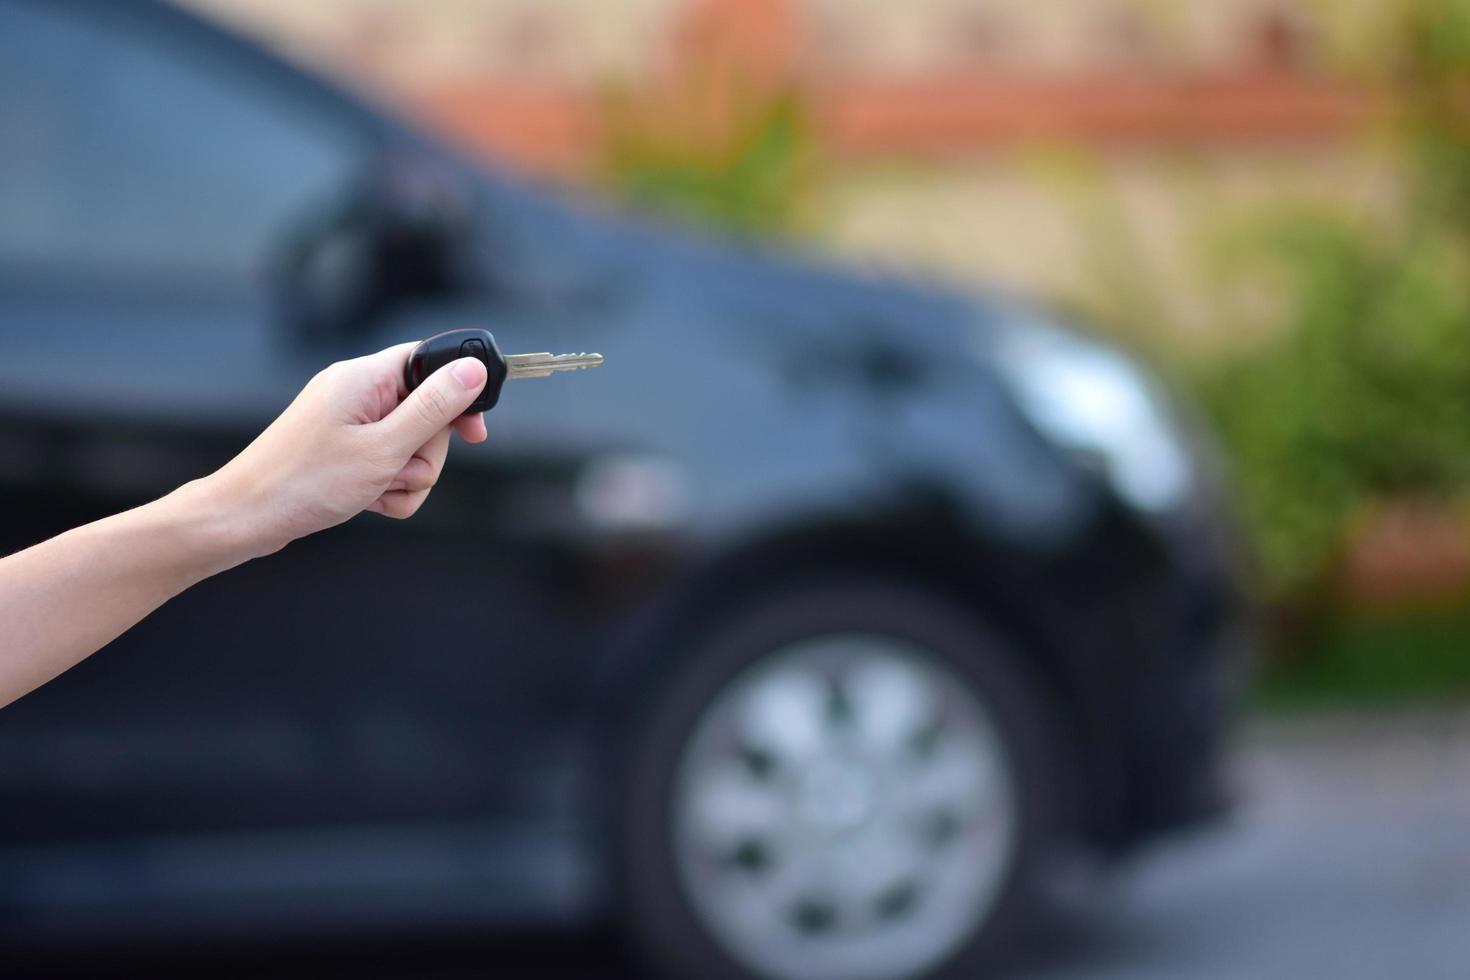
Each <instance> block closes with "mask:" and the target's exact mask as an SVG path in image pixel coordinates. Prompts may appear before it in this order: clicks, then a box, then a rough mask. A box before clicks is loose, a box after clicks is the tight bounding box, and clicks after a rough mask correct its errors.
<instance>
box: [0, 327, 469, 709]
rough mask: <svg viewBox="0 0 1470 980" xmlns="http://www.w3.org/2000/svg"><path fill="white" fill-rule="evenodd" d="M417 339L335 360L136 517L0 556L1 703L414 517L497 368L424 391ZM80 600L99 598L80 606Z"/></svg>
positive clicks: (119, 517) (439, 378) (449, 369)
mask: <svg viewBox="0 0 1470 980" xmlns="http://www.w3.org/2000/svg"><path fill="white" fill-rule="evenodd" d="M412 347H413V344H412V343H408V344H400V345H398V346H396V347H390V348H388V349H387V350H383V351H379V352H378V353H376V354H370V355H368V356H366V357H359V358H356V359H353V360H349V361H341V362H338V363H336V364H333V365H331V366H329V367H327V368H326V369H324V370H323V371H321V372H320V373H319V374H317V375H316V377H314V378H312V379H311V381H310V382H309V383H308V384H307V385H306V387H305V388H303V389H302V390H301V393H300V394H299V395H297V397H296V399H295V401H293V402H292V403H291V404H290V406H289V407H287V409H286V410H285V411H284V412H282V413H281V415H280V417H279V418H277V419H276V420H275V421H274V422H273V423H271V425H270V427H269V428H267V429H266V430H265V431H264V432H262V433H261V434H260V436H259V437H258V438H256V440H255V441H254V442H252V443H251V444H250V445H249V446H247V447H246V448H245V450H244V451H243V452H241V453H240V455H238V456H236V457H235V458H234V459H232V460H231V461H230V462H229V463H227V464H225V466H224V467H222V468H221V469H220V470H218V471H216V472H214V473H211V474H210V475H208V476H206V477H203V478H202V479H199V480H194V481H193V482H190V483H186V484H184V485H183V486H181V487H179V488H178V489H177V490H175V491H174V492H173V493H170V494H169V495H167V496H166V497H162V498H160V499H159V500H155V501H153V502H152V503H149V504H145V505H143V506H142V507H138V508H135V509H134V510H130V511H126V512H124V513H121V514H116V515H114V516H112V517H108V518H104V519H103V520H100V521H96V522H94V523H92V524H87V525H85V526H83V527H79V528H75V529H73V530H71V531H68V532H66V533H65V534H61V535H58V536H57V537H55V538H52V539H51V540H49V541H44V542H42V543H41V544H38V545H36V546H34V547H32V548H29V549H27V550H25V551H22V552H19V553H17V554H14V555H11V556H9V557H7V558H3V559H0V624H4V626H3V629H0V707H4V706H5V705H7V704H9V703H10V702H11V701H14V700H15V699H16V698H18V697H20V696H21V695H23V694H25V693H27V692H28V691H31V690H33V689H35V688H37V687H39V686H40V685H42V684H44V683H46V682H47V681H49V680H50V679H51V678H53V677H55V676H56V675H58V674H60V673H62V672H63V671H65V670H67V669H69V668H70V667H72V666H74V665H75V664H77V663H78V662H80V661H81V660H83V659H84V658H86V657H88V656H90V655H91V654H92V653H93V652H95V651H97V650H99V649H101V648H102V647H104V646H106V645H107V644H108V643H109V642H111V641H112V640H113V639H114V638H116V637H117V636H118V635H120V634H121V633H123V632H125V631H126V630H127V629H129V628H130V627H132V626H133V624H135V623H137V622H138V621H139V620H141V619H142V618H143V617H145V616H147V615H148V614H149V613H150V612H152V611H153V610H154V609H157V608H158V607H159V606H161V605H162V604H163V603H165V602H167V601H168V600H169V599H171V598H172V597H174V596H175V595H178V594H179V593H180V592H182V591H184V590H185V589H187V588H189V587H190V586H191V585H193V584H195V583H196V582H199V581H201V580H203V579H205V578H208V577H209V576H211V575H215V574H218V573H219V572H222V571H224V570H226V569H228V568H233V567H234V566H236V565H239V564H242V563H243V562H246V561H249V560H250V559H252V558H258V557H261V556H263V555H269V554H272V553H273V552H276V551H279V550H280V549H281V548H284V547H285V546H286V545H287V544H289V543H290V542H292V541H294V540H296V539H297V538H301V537H305V536H306V535H308V534H313V533H315V532H317V531H321V530H324V529H326V528H329V527H333V526H335V525H337V524H341V523H342V522H344V521H346V520H349V519H350V518H352V517H354V516H356V515H357V514H359V513H361V512H362V511H364V510H368V511H372V512H373V513H376V514H382V515H384V516H385V517H391V518H398V519H403V518H407V517H410V516H412V515H413V514H414V512H416V511H417V510H418V509H419V507H421V506H423V503H424V500H425V499H426V498H427V497H428V495H429V491H430V490H432V489H433V487H434V484H435V482H437V481H438V479H439V474H440V472H441V471H442V470H443V468H444V459H445V456H446V455H447V454H448V451H449V437H450V431H451V430H453V431H457V432H458V433H459V434H460V436H461V438H463V439H464V440H465V441H466V442H483V441H484V439H485V419H484V417H483V416H482V415H478V414H477V415H471V416H464V417H461V416H462V413H463V412H464V411H465V409H466V408H468V407H469V405H470V403H471V402H473V401H474V400H475V397H476V396H477V395H478V394H479V393H480V389H481V388H483V387H484V386H485V366H484V365H483V364H481V363H480V362H479V361H478V360H475V359H474V358H461V359H460V360H458V361H455V362H454V363H452V364H448V365H446V366H445V367H443V368H441V369H440V370H439V371H437V372H435V373H434V374H433V375H431V376H430V377H428V378H426V379H425V380H424V382H423V384H421V385H419V387H418V388H417V389H415V390H414V391H413V392H412V393H409V392H408V391H407V390H406V389H405V388H404V384H403V366H404V363H405V362H406V360H407V359H408V352H409V351H410V350H411V349H412ZM79 595H84V596H87V601H86V602H80V603H79V602H77V601H76V597H77V596H79Z"/></svg>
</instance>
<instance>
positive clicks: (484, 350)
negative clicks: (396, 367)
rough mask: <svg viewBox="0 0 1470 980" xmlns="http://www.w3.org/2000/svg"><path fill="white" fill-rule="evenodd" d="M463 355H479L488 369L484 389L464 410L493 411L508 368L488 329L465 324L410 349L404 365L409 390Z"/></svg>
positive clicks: (466, 411) (467, 413)
mask: <svg viewBox="0 0 1470 980" xmlns="http://www.w3.org/2000/svg"><path fill="white" fill-rule="evenodd" d="M461 357H478V358H479V359H480V360H481V361H483V362H484V364H485V373H486V380H485V389H484V390H483V391H481V392H480V397H478V398H476V399H475V401H474V403H473V404H472V405H470V407H469V408H468V409H466V410H465V414H466V415H472V414H474V413H476V412H488V411H490V409H492V408H494V407H495V403H496V402H498V401H500V388H501V386H502V385H504V384H505V377H506V374H507V373H509V372H508V369H507V368H506V366H505V356H504V355H502V354H501V353H500V348H499V347H496V346H495V338H494V337H492V336H491V335H490V331H488V330H481V329H480V328H479V327H466V328H465V329H463V330H450V331H447V332H445V333H441V334H435V335H434V336H432V337H430V338H429V339H427V340H424V341H421V342H420V343H419V345H418V346H417V347H415V348H414V349H413V350H412V351H410V352H409V355H408V363H407V364H405V365H404V367H403V382H404V384H405V385H407V386H408V390H409V391H413V390H414V389H415V388H417V387H418V386H419V385H420V383H422V382H423V380H424V379H425V378H427V377H428V376H429V375H431V374H433V373H434V372H435V371H437V370H439V369H440V368H442V367H443V366H444V365H446V364H451V363H453V362H454V361H456V360H458V359H459V358H461Z"/></svg>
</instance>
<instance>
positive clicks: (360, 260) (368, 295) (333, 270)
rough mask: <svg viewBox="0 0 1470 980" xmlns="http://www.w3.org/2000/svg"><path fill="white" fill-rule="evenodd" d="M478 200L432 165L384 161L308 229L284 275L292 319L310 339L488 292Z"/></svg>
mask: <svg viewBox="0 0 1470 980" xmlns="http://www.w3.org/2000/svg"><path fill="white" fill-rule="evenodd" d="M474 233H475V222H474V212H473V208H472V203H471V196H470V194H469V192H468V190H467V189H466V188H465V187H463V186H462V184H460V183H459V182H458V181H457V180H455V179H454V178H453V175H451V174H447V173H445V172H444V171H443V169H442V168H440V167H438V166H437V165H435V164H434V163H433V162H432V161H424V160H421V159H419V158H415V157H412V156H407V155H391V154H390V155H384V156H383V157H381V158H379V159H378V160H376V161H375V162H374V164H373V165H372V166H370V167H369V168H368V170H367V171H366V173H365V175H364V177H363V178H362V179H360V180H359V181H357V182H356V184H355V185H353V186H352V187H351V188H350V189H349V191H348V192H347V193H346V194H345V195H344V196H343V197H342V198H340V199H339V200H338V201H337V202H336V203H335V204H334V206H332V207H330V208H328V209H326V210H325V211H323V212H321V213H320V214H319V215H318V216H317V217H316V220H313V221H310V222H307V223H306V224H304V225H303V226H302V228H301V230H300V231H299V232H298V233H297V234H296V235H294V236H292V238H291V240H290V241H289V243H288V244H287V246H286V248H284V249H283V250H282V252H281V260H280V262H279V266H278V269H277V272H276V277H275V279H276V284H277V287H278V290H279V295H280V299H281V303H282V306H283V308H284V314H285V318H286V321H287V322H288V323H289V324H290V325H291V327H292V328H293V329H294V330H296V331H298V332H299V334H300V336H302V337H303V338H304V339H307V340H322V339H330V338H336V337H342V336H344V335H350V334H352V333H355V332H358V331H361V330H362V329H364V328H365V327H367V326H368V325H369V324H371V323H372V322H373V321H375V320H376V319H378V318H379V317H381V316H383V315H384V314H385V313H388V312H389V311H391V310H393V309H394V308H396V307H401V306H405V305H409V304H412V303H419V302H426V301H427V302H432V301H433V300H436V299H450V298H453V297H456V296H462V295H464V294H465V293H467V292H472V291H474V290H476V289H478V288H480V286H481V285H482V284H481V283H480V282H479V278H480V277H479V275H478V273H477V271H476V269H475V263H474V261H473V254H474V250H473V247H472V246H473V239H474Z"/></svg>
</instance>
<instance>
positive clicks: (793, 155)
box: [601, 79, 816, 234]
mask: <svg viewBox="0 0 1470 980" xmlns="http://www.w3.org/2000/svg"><path fill="white" fill-rule="evenodd" d="M686 84H687V85H688V86H689V87H687V88H684V89H681V90H676V91H674V92H673V93H670V94H668V95H666V96H665V97H663V98H662V99H648V100H640V99H638V98H636V97H632V96H629V95H628V94H626V93H617V92H613V93H609V95H608V97H607V99H606V101H605V105H604V113H603V129H604V134H605V136H604V144H603V153H602V167H601V170H602V178H603V181H604V183H605V184H607V185H609V188H610V190H611V191H612V192H613V193H614V194H615V195H617V196H618V197H621V198H623V199H625V200H629V201H633V202H636V203H637V204H639V205H640V206H644V207H651V208H654V209H656V210H661V211H664V212H666V213H669V214H671V215H675V216H677V217H680V218H682V219H684V220H690V221H693V222H695V223H697V224H700V225H703V226H706V227H711V228H717V229H722V230H727V231H735V232H739V233H765V234H770V233H787V232H792V231H794V230H797V229H799V228H800V227H802V226H803V224H804V223H805V221H806V218H807V215H808V212H809V202H810V200H811V196H812V186H813V181H814V170H815V158H816V153H815V148H816V138H815V129H814V127H813V125H812V123H811V120H810V117H809V114H808V111H807V107H806V103H805V101H804V99H803V98H802V97H801V96H800V94H799V93H797V92H796V91H794V90H781V91H768V90H762V89H760V88H758V87H754V86H740V85H738V84H735V83H733V82H731V81H730V80H728V79H726V80H714V83H713V84H712V83H711V82H710V80H705V81H704V83H703V84H700V83H699V81H698V80H692V81H690V82H688V83H686Z"/></svg>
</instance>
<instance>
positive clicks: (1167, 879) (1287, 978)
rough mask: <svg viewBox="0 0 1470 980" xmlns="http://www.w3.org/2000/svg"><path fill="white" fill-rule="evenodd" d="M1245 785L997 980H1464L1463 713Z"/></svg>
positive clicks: (242, 970)
mask: <svg viewBox="0 0 1470 980" xmlns="http://www.w3.org/2000/svg"><path fill="white" fill-rule="evenodd" d="M1239 769H1240V779H1241V784H1242V793H1243V797H1244V800H1245V804H1244V806H1243V807H1242V808H1241V810H1240V812H1239V813H1238V814H1237V816H1236V817H1235V818H1234V819H1233V820H1232V821H1231V822H1230V823H1229V824H1228V825H1226V826H1224V827H1222V828H1220V829H1218V830H1215V831H1213V832H1210V833H1207V834H1201V835H1197V836H1195V837H1193V838H1190V839H1184V840H1178V841H1175V842H1172V843H1170V844H1167V845H1164V846H1161V847H1159V848H1157V849H1156V850H1155V851H1154V852H1153V853H1150V854H1148V855H1146V856H1144V858H1143V859H1141V860H1139V861H1137V862H1135V863H1134V864H1133V866H1132V867H1130V868H1127V869H1124V870H1123V871H1122V872H1120V873H1117V874H1114V875H1112V876H1110V877H1109V878H1108V879H1107V880H1105V881H1093V880H1089V881H1086V882H1083V883H1082V884H1084V885H1085V887H1076V888H1068V889H1065V890H1064V891H1063V893H1062V894H1061V895H1059V896H1058V899H1057V902H1056V907H1055V909H1054V910H1053V911H1052V912H1051V913H1050V914H1049V915H1048V916H1047V919H1046V921H1045V922H1043V923H1041V924H1040V925H1039V926H1038V928H1037V929H1036V930H1035V934H1034V936H1033V937H1032V938H1031V939H1029V940H1028V941H1027V943H1026V945H1025V946H1024V947H1023V948H1022V949H1020V950H1019V951H1018V952H1017V954H1016V956H1015V959H1014V962H1013V963H1011V964H1010V965H1009V966H1008V968H1007V969H1006V970H1005V971H1004V978H1003V980H1166V978H1167V980H1182V978H1188V980H1277V978H1280V980H1301V978H1315V977H1332V978H1335V980H1357V978H1362V980H1380V978H1387V977H1412V978H1415V980H1439V978H1444V980H1462V978H1464V977H1466V976H1470V709H1464V710H1459V711H1454V712H1438V713H1433V714H1423V713H1421V714H1415V715H1398V716H1392V717H1378V718H1373V719H1368V720H1364V719H1360V718H1359V719H1353V718H1325V717H1324V718H1315V719H1308V720H1294V721H1288V722H1264V723H1263V722H1257V723H1254V724H1252V725H1251V726H1248V727H1247V729H1246V730H1245V732H1244V733H1243V736H1242V739H1241V745H1240V752H1239ZM109 959H110V960H111V962H110V963H108V964H106V965H107V966H109V967H110V969H109V971H108V973H109V974H119V975H120V974H122V973H126V974H127V975H130V976H139V975H148V974H154V975H168V976H184V975H189V976H194V975H209V976H216V977H224V976H238V977H264V976H271V977H277V976H283V975H299V976H313V977H315V976H352V977H370V978H384V980H386V978H390V977H392V978H399V977H405V978H407V977H412V978H421V977H428V978H442V980H450V978H454V980H459V978H465V980H467V978H469V977H474V976H483V977H496V978H503V980H551V978H557V980H632V976H633V975H632V973H631V971H630V970H629V968H628V967H627V965H626V964H625V963H624V962H622V960H621V958H620V957H619V955H618V953H617V950H616V947H615V946H613V945H612V944H611V943H610V942H608V941H607V940H605V939H601V938H598V937H592V936H585V937H584V936H579V937H552V938H541V939H525V938H522V939H517V940H514V941H497V942H493V943H475V944H469V945H466V944H463V943H460V944H455V945H452V946H448V947H445V946H444V945H442V944H439V945H435V946H431V947H405V946H397V947H392V948H388V949H380V950H373V951H371V952H367V953H363V952H349V951H343V950H333V949H318V950H311V951H298V952H296V953H293V954H290V955H289V956H283V955H280V954H273V955H271V956H258V955H250V956H247V957H244V958H242V957H241V956H239V955H233V954H232V955H230V956H227V957H222V956H220V955H219V954H218V953H209V954H197V955H193V956H187V957H177V956H173V957H170V958H168V959H165V960H155V959H149V960H146V961H144V960H132V961H129V962H126V963H122V962H118V961H116V960H115V959H112V958H109ZM467 963H470V964H483V969H467V968H466V966H465V964H467ZM103 965H104V964H99V963H96V962H95V961H94V962H91V963H86V962H81V961H73V962H71V963H69V964H34V966H35V967H37V968H38V970H39V969H41V968H45V969H47V971H48V972H49V969H50V968H51V967H59V966H68V967H70V972H77V971H78V970H80V972H84V973H87V974H89V975H95V974H96V972H97V968H98V967H100V966H103ZM30 966H31V965H30V964H27V965H26V968H25V969H24V972H25V973H27V974H29V973H33V972H37V971H33V970H31V969H30ZM4 972H5V973H6V974H7V975H10V971H9V970H6V971H4Z"/></svg>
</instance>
